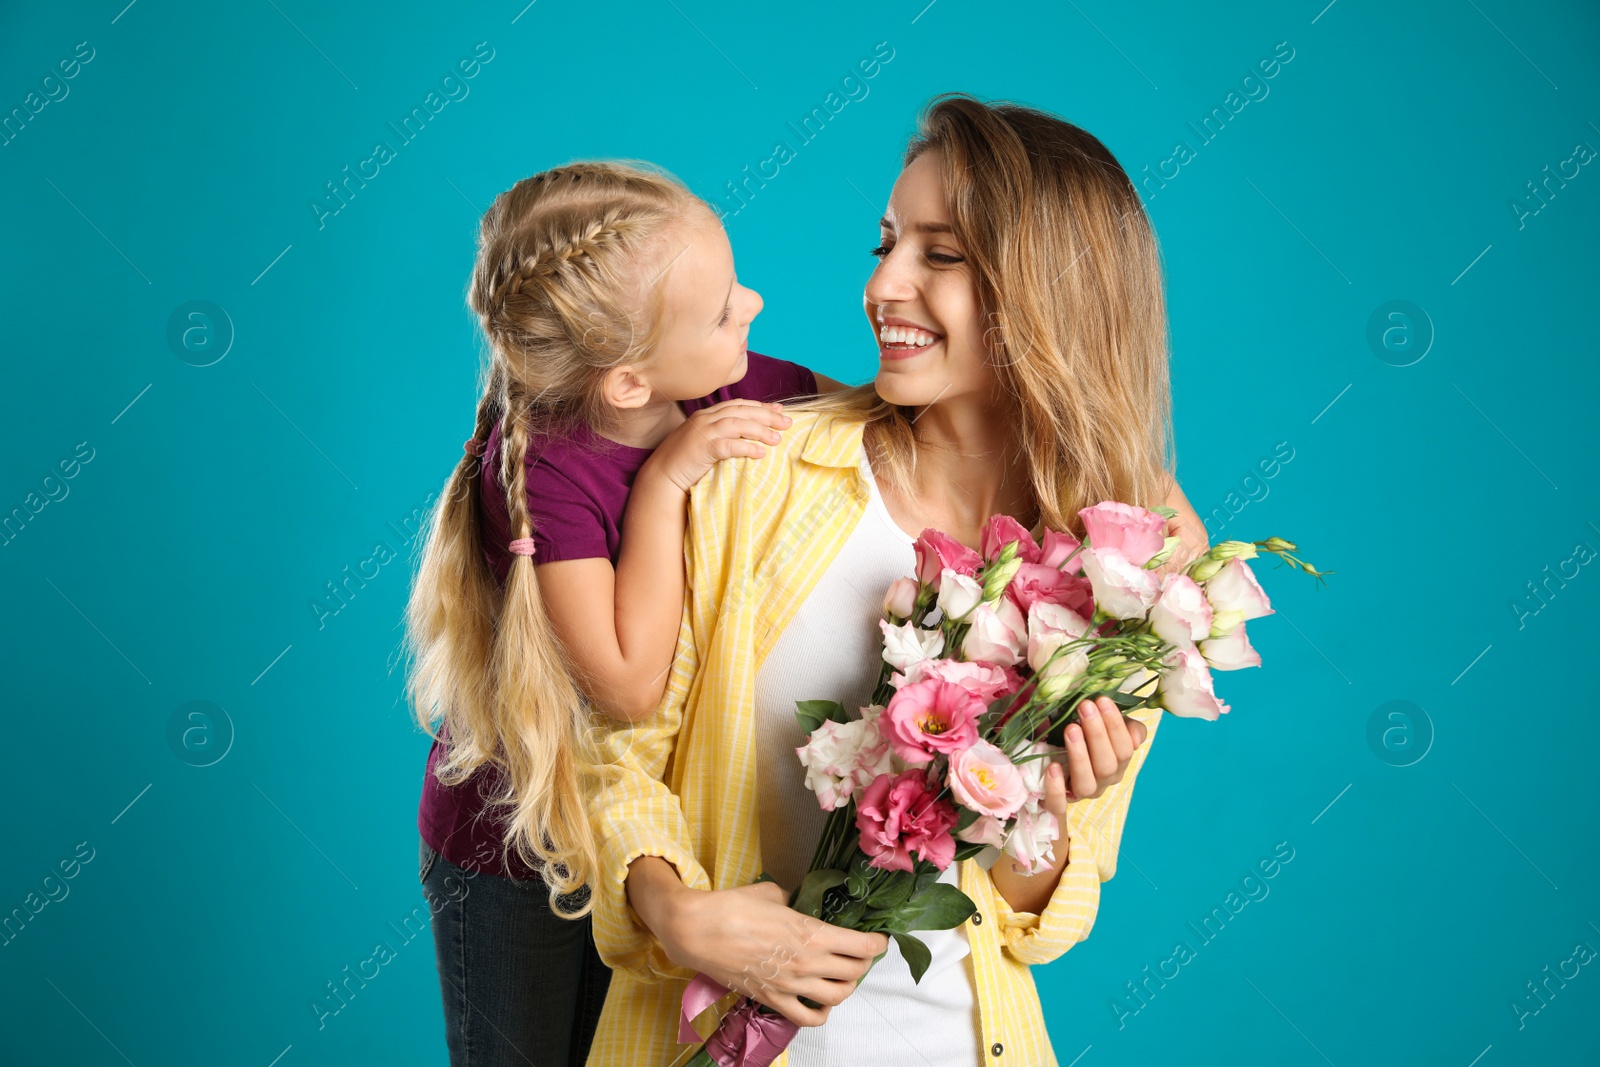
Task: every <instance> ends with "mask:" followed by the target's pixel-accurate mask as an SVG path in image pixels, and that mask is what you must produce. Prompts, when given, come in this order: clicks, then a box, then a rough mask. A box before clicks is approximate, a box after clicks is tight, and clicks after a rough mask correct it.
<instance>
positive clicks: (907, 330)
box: [878, 326, 939, 348]
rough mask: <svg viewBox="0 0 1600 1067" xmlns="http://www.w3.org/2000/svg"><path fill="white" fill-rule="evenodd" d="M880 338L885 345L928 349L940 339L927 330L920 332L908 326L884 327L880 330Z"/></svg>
mask: <svg viewBox="0 0 1600 1067" xmlns="http://www.w3.org/2000/svg"><path fill="white" fill-rule="evenodd" d="M878 337H879V339H880V340H882V341H883V343H884V344H889V345H908V346H910V347H912V348H926V347H927V346H928V345H931V344H933V343H934V342H935V341H937V340H938V339H939V338H938V336H937V335H935V334H931V333H929V332H928V331H926V330H918V329H914V328H912V327H908V326H884V327H881V328H880V329H879V330H878Z"/></svg>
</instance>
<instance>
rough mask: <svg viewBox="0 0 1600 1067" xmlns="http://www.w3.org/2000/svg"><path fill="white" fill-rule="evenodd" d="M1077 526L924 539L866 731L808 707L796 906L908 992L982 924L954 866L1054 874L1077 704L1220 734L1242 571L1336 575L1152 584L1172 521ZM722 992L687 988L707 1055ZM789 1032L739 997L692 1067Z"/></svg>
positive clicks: (1102, 507) (890, 600)
mask: <svg viewBox="0 0 1600 1067" xmlns="http://www.w3.org/2000/svg"><path fill="white" fill-rule="evenodd" d="M1078 514H1079V517H1080V518H1081V519H1082V520H1083V524H1084V531H1085V538H1084V540H1083V541H1081V542H1080V541H1079V540H1078V539H1077V538H1075V537H1073V536H1071V535H1070V534H1065V533H1059V532H1057V531H1054V530H1046V531H1045V532H1044V537H1043V540H1042V542H1035V541H1034V539H1033V537H1032V536H1031V535H1030V534H1029V533H1028V531H1027V530H1025V529H1024V528H1023V527H1022V525H1021V524H1020V523H1018V522H1017V521H1016V520H1015V519H1013V518H1011V517H1010V516H1008V515H996V516H994V517H993V518H991V519H990V520H989V521H988V522H987V523H986V524H985V526H984V528H983V532H982V537H981V540H980V543H979V548H980V551H976V552H975V551H973V550H972V549H970V548H968V547H966V546H965V545H963V544H961V543H960V542H958V541H956V540H955V539H954V538H951V537H949V536H947V535H945V534H943V533H940V532H939V531H937V530H932V529H930V530H924V531H923V533H922V536H921V537H920V538H918V539H917V542H916V546H915V551H916V577H915V578H914V579H913V578H901V579H899V580H898V581H896V582H894V583H893V584H892V585H891V586H890V587H889V591H888V593H887V595H886V596H885V597H884V601H883V613H884V618H883V619H881V620H880V621H879V626H880V627H881V629H882V631H883V664H882V666H881V667H880V669H879V677H878V684H877V687H876V691H875V692H874V693H873V695H872V701H871V703H870V704H868V705H867V706H866V707H863V708H861V709H860V714H859V715H858V716H855V717H851V716H850V715H849V714H847V713H846V711H845V709H844V708H843V707H842V706H841V705H840V704H838V703H836V702H834V701H830V700H806V701H801V702H800V703H799V705H798V708H797V711H796V715H797V717H798V719H799V721H800V723H801V725H802V727H804V728H805V729H806V730H807V732H808V734H809V736H808V739H807V741H806V743H805V744H804V745H802V746H801V747H800V748H799V749H797V752H798V754H799V757H800V762H801V764H802V765H803V766H804V767H805V770H806V785H807V787H808V788H810V789H811V790H812V791H813V792H815V793H816V795H817V801H818V803H819V804H820V805H821V806H822V808H823V810H824V811H827V812H828V813H829V815H828V818H827V821H826V823H825V825H824V828H823V831H822V837H821V840H820V841H819V842H818V843H817V849H816V852H815V854H814V855H813V856H812V860H811V866H810V870H809V873H808V874H807V875H806V876H805V879H804V881H802V882H801V884H800V886H799V888H798V889H796V890H795V892H794V894H793V897H792V899H791V901H790V906H791V907H793V908H795V909H796V910H797V911H802V912H805V913H806V914H808V915H812V916H814V917H816V918H818V919H821V920H823V921H825V922H829V923H833V924H835V925H838V926H844V927H848V928H850V929H855V930H865V931H869V932H880V933H884V934H887V935H888V936H889V937H891V938H893V939H894V942H895V944H896V945H898V946H899V949H900V953H901V955H902V956H904V957H905V960H906V963H907V965H908V966H909V968H910V971H911V975H912V978H913V980H918V981H920V980H921V978H922V975H923V973H924V972H925V971H926V970H927V968H928V965H929V964H930V963H931V962H932V961H931V957H930V954H929V951H928V948H927V946H926V945H925V944H923V942H922V941H920V940H919V939H918V938H917V937H915V936H914V931H917V930H949V929H953V928H955V927H957V926H959V925H960V924H961V923H963V922H965V921H966V920H967V919H968V918H969V917H971V915H972V913H973V912H974V911H975V910H976V909H975V906H974V905H973V903H972V901H971V900H970V899H969V898H968V897H967V895H966V894H965V893H962V892H961V891H960V890H959V889H957V888H956V887H955V886H953V885H950V884H949V883H946V882H941V881H940V880H939V876H940V875H941V873H943V871H944V870H945V869H946V868H947V867H948V866H949V865H950V864H951V863H952V862H953V861H955V860H962V859H969V858H971V857H973V856H975V855H977V854H978V853H979V852H981V851H982V850H983V849H985V848H988V847H994V848H997V849H999V850H1000V851H1001V852H1002V853H1003V854H1005V855H1008V856H1010V857H1011V859H1012V860H1013V861H1014V862H1015V863H1016V865H1017V866H1018V867H1019V868H1020V869H1021V870H1022V871H1024V872H1027V873H1030V874H1031V873H1033V872H1035V871H1036V870H1038V869H1039V868H1040V867H1044V868H1049V867H1050V866H1052V865H1053V864H1054V863H1055V855H1054V851H1053V845H1054V843H1055V841H1056V840H1057V839H1058V837H1059V835H1060V830H1061V828H1060V827H1059V826H1058V825H1057V820H1056V818H1055V816H1054V815H1052V814H1051V813H1050V812H1049V811H1048V810H1046V809H1045V807H1044V805H1043V800H1044V790H1045V766H1046V761H1047V760H1048V759H1049V758H1050V757H1051V755H1052V754H1053V753H1056V752H1060V751H1062V750H1063V747H1064V733H1065V730H1066V727H1067V725H1068V724H1069V723H1071V722H1072V721H1074V720H1075V719H1076V718H1077V715H1078V711H1077V709H1078V706H1079V705H1080V704H1081V703H1082V702H1083V701H1084V700H1085V699H1093V698H1096V697H1099V696H1102V695H1104V696H1108V697H1110V698H1111V700H1113V701H1114V702H1115V703H1116V704H1117V706H1118V707H1119V708H1122V709H1124V710H1126V709H1128V708H1133V707H1138V706H1140V705H1151V706H1159V707H1163V708H1165V709H1166V710H1167V711H1169V712H1171V713H1173V714H1174V715H1180V716H1185V717H1194V718H1203V719H1213V720H1214V719H1216V718H1217V717H1218V716H1219V715H1221V714H1223V713H1225V712H1227V711H1228V710H1229V708H1228V705H1227V704H1224V703H1223V702H1222V701H1221V699H1220V698H1219V697H1218V696H1217V694H1216V690H1215V687H1214V685H1213V679H1212V673H1211V672H1212V671H1213V670H1237V669H1239V668H1241V667H1256V666H1260V664H1261V657H1260V656H1259V655H1258V654H1257V653H1256V651H1255V649H1253V648H1252V647H1251V646H1250V642H1249V639H1248V638H1247V637H1246V635H1245V623H1246V622H1247V621H1248V620H1250V619H1255V618H1260V617H1261V616H1264V615H1269V614H1271V613H1272V611H1273V609H1272V606H1271V604H1270V602H1269V601H1268V599H1267V595H1266V593H1265V592H1264V591H1263V590H1262V588H1261V586H1260V584H1259V583H1258V582H1257V581H1256V578H1255V575H1254V573H1253V572H1252V571H1251V569H1250V566H1249V563H1248V562H1247V561H1248V560H1251V559H1254V558H1256V557H1257V555H1258V554H1259V553H1261V552H1265V553H1269V554H1272V555H1276V556H1278V557H1279V558H1280V559H1282V560H1283V561H1284V562H1286V563H1288V564H1290V565H1291V566H1293V567H1296V568H1298V569H1300V570H1303V571H1305V572H1306V573H1308V574H1310V575H1312V576H1313V577H1315V578H1316V579H1317V580H1318V581H1319V582H1320V581H1322V579H1323V577H1324V575H1326V574H1331V573H1333V572H1332V571H1318V570H1317V569H1316V568H1314V567H1312V566H1311V565H1310V564H1308V563H1305V562H1304V561H1303V560H1300V559H1297V558H1296V557H1295V556H1294V555H1292V553H1293V552H1295V551H1296V550H1297V549H1296V546H1295V545H1294V544H1293V543H1291V542H1289V541H1285V540H1283V539H1282V538H1278V537H1271V538H1268V539H1267V540H1265V541H1224V542H1222V543H1221V544H1218V545H1216V546H1214V547H1212V548H1211V549H1209V550H1208V551H1207V552H1205V553H1203V554H1202V555H1200V556H1199V557H1197V558H1196V559H1194V560H1192V561H1190V562H1189V564H1188V565H1187V567H1185V568H1184V569H1182V570H1180V571H1172V572H1169V573H1167V574H1165V575H1158V574H1156V573H1155V569H1156V568H1158V567H1160V566H1161V565H1162V564H1164V563H1166V562H1167V561H1168V560H1169V559H1170V558H1171V557H1172V554H1173V552H1174V551H1175V550H1176V549H1177V548H1178V545H1179V539H1178V538H1176V537H1167V536H1165V530H1166V524H1167V520H1168V519H1170V518H1172V517H1173V516H1174V515H1175V514H1176V513H1175V512H1174V511H1173V510H1172V509H1170V508H1156V509H1154V510H1146V509H1144V508H1139V507H1133V506H1131V505H1128V504H1121V503H1117V502H1115V501H1106V502H1104V503H1100V504H1096V505H1095V506H1093V507H1090V508H1085V509H1083V510H1082V511H1080V512H1079V513H1078ZM1152 683H1153V686H1152ZM879 958H880V959H881V958H882V957H881V956H880V957H879ZM874 962H876V961H874ZM726 992H727V990H726V989H725V988H724V987H723V986H722V985H720V984H719V983H717V982H715V981H713V980H712V979H710V978H708V977H707V976H705V975H700V976H699V977H697V978H696V979H695V981H694V982H693V983H692V984H691V985H690V987H689V989H688V991H687V992H686V993H685V995H684V1003H683V1018H682V1023H681V1026H680V1032H679V1039H680V1040H681V1041H684V1042H693V1041H697V1040H699V1038H698V1035H697V1034H696V1033H695V1031H694V1029H693V1028H692V1027H691V1026H689V1020H690V1019H692V1018H693V1017H694V1016H696V1015H698V1014H699V1013H700V1012H701V1011H703V1010H704V1009H705V1008H706V1007H707V1006H709V1005H710V1004H711V1003H712V1002H714V1001H715V1000H716V999H717V998H718V997H720V996H721V995H722V994H724V993H726ZM797 1029H798V1028H797V1027H796V1026H795V1025H794V1024H793V1023H791V1022H789V1021H788V1020H787V1019H785V1018H784V1017H783V1016H781V1015H779V1014H778V1013H776V1012H774V1011H772V1009H770V1008H767V1007H765V1006H764V1005H761V1004H760V1003H759V1002H757V1001H755V1000H753V999H751V998H749V997H745V998H743V999H742V1000H741V1001H740V1002H739V1003H738V1004H736V1005H735V1006H734V1008H733V1009H732V1010H731V1011H730V1012H729V1013H728V1014H727V1015H726V1016H724V1017H723V1019H722V1021H721V1024H720V1025H719V1027H718V1029H717V1031H716V1033H714V1034H713V1035H712V1036H711V1037H710V1038H709V1039H708V1040H707V1041H706V1042H705V1043H704V1045H702V1046H701V1048H700V1049H699V1050H698V1051H697V1053H696V1055H695V1057H694V1058H693V1059H691V1060H690V1061H689V1063H690V1067H711V1065H716V1067H734V1065H738V1067H766V1065H767V1064H770V1063H771V1062H772V1061H773V1060H774V1059H776V1058H777V1056H778V1054H779V1053H781V1052H782V1051H783V1049H784V1048H786V1047H788V1044H789V1042H790V1040H792V1039H793V1037H794V1034H795V1033H796V1031H797Z"/></svg>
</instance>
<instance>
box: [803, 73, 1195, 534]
mask: <svg viewBox="0 0 1600 1067" xmlns="http://www.w3.org/2000/svg"><path fill="white" fill-rule="evenodd" d="M930 151H937V152H938V153H939V159H940V166H941V170H942V173H943V177H944V187H945V195H946V197H947V199H948V204H947V208H948V210H949V212H950V224H951V226H952V227H953V228H954V230H955V236H956V238H957V240H958V241H960V243H961V247H962V250H963V252H964V254H965V255H966V257H967V260H968V262H969V263H970V264H971V267H972V272H973V278H974V282H975V284H976V286H977V295H978V306H979V308H980V312H981V314H983V315H984V316H986V322H987V330H986V334H985V336H986V339H987V341H988V345H989V350H990V351H989V358H990V362H991V363H992V365H993V367H994V370H995V374H996V376H997V378H998V379H999V382H1000V384H1001V386H1002V387H1003V388H1005V389H1006V390H1007V391H1008V392H1009V393H1010V395H1012V396H1013V397H1015V398H1016V413H1015V419H1016V445H1017V447H1018V448H1019V449H1020V450H1021V451H1022V453H1023V455H1024V456H1025V457H1026V461H1027V464H1028V468H1029V470H1030V472H1031V476H1032V481H1033V491H1034V495H1035V497H1036V499H1037V501H1038V505H1039V516H1040V519H1041V521H1042V522H1043V523H1044V525H1046V526H1048V527H1050V528H1052V529H1057V530H1067V531H1071V532H1073V533H1075V534H1077V535H1079V536H1082V534H1083V532H1084V531H1083V528H1082V521H1081V520H1080V519H1079V518H1078V514H1077V513H1078V510H1079V509H1080V508H1084V507H1088V506H1089V505H1091V504H1096V503H1099V502H1100V501H1102V500H1119V501H1122V502H1124V503H1129V504H1137V505H1139V506H1142V507H1151V506H1154V505H1157V504H1163V503H1165V502H1166V498H1167V494H1168V492H1169V490H1170V488H1171V485H1172V477H1171V471H1172V469H1173V466H1174V465H1175V462H1176V456H1175V454H1174V452H1173V447H1172V437H1173V435H1172V401H1171V393H1170V386H1169V380H1168V368H1167V316H1166V301H1165V297H1164V294H1163V291H1162V278H1161V257H1160V249H1159V247H1158V246H1157V244H1156V238H1155V232H1154V230H1153V229H1152V228H1151V225H1150V220H1149V218H1148V217H1147V216H1146V215H1145V212H1144V205H1143V203H1142V202H1141V201H1140V200H1139V194H1138V192H1137V191H1136V190H1135V188H1134V185H1133V182H1132V181H1130V180H1129V178H1128V175H1127V173H1126V172H1125V171H1124V170H1123V169H1122V167H1121V165H1119V164H1118V163H1117V161H1116V158H1115V157H1114V156H1112V154H1111V153H1110V152H1109V151H1108V150H1107V149H1106V147H1105V145H1103V144H1101V143H1100V141H1099V140H1098V139H1097V138H1095V137H1094V136H1093V135H1092V134H1090V133H1088V132H1087V131H1085V130H1082V129H1079V128H1078V127H1077V126H1074V125H1072V124H1071V123H1070V122H1066V121H1064V120H1062V119H1059V118H1057V117H1055V116H1054V115H1050V114H1047V113H1045V112H1042V111H1038V110H1035V109H1033V108H1027V107H1022V106H1019V105H1015V104H1008V103H997V104H986V103H983V102H980V101H979V100H977V99H975V98H973V97H971V96H969V95H967V94H965V93H947V94H943V95H941V96H938V97H935V98H934V99H933V100H932V101H930V102H929V103H928V105H927V107H926V108H925V109H924V110H923V113H922V115H921V119H920V122H919V124H918V130H917V133H916V135H915V136H914V137H913V138H912V139H911V142H910V145H909V146H908V147H907V149H906V154H905V160H904V163H905V165H910V163H911V162H912V161H913V160H915V159H916V158H917V157H919V156H921V155H922V154H923V153H925V152H930ZM788 407H789V409H790V410H824V411H833V412H836V413H840V414H843V415H846V416H853V417H857V418H861V419H863V420H864V421H865V422H866V423H867V427H866V441H867V447H868V448H869V449H871V452H872V454H873V455H874V459H873V464H874V469H881V470H882V471H883V473H884V474H885V476H886V478H887V479H888V480H889V481H890V482H891V484H894V485H896V486H898V487H900V488H901V489H902V490H909V489H910V487H911V485H910V481H911V476H912V473H913V472H914V470H915V463H916V451H917V450H916V438H915V436H914V434H913V433H912V425H911V424H912V420H913V419H914V418H915V417H916V410H915V409H913V408H906V407H897V406H895V405H893V404H890V403H888V402H887V401H885V400H883V399H882V398H880V397H879V396H878V395H877V392H876V391H875V389H874V388H873V384H872V383H870V382H869V383H867V384H865V385H861V386H857V387H855V388H853V389H846V390H843V391H840V392H836V393H832V394H828V395H826V396H823V397H821V398H819V399H817V400H811V401H805V402H803V403H796V404H791V405H788Z"/></svg>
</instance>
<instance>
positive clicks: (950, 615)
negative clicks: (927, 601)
mask: <svg viewBox="0 0 1600 1067" xmlns="http://www.w3.org/2000/svg"><path fill="white" fill-rule="evenodd" d="M938 581H939V600H938V604H939V610H940V611H941V612H943V613H944V617H945V618H947V619H950V620H951V621H952V622H960V621H962V620H963V619H965V618H966V617H967V616H968V615H969V614H971V613H972V609H973V608H975V607H977V606H978V605H979V604H981V603H983V584H982V583H981V582H979V581H978V580H977V579H976V578H973V577H971V576H969V575H966V574H962V573H961V572H960V571H958V570H956V569H954V568H953V567H946V568H945V569H944V570H942V571H940V572H939V579H938Z"/></svg>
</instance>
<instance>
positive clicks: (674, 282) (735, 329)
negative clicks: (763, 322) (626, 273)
mask: <svg viewBox="0 0 1600 1067" xmlns="http://www.w3.org/2000/svg"><path fill="white" fill-rule="evenodd" d="M659 264H660V265H658V266H656V267H654V268H652V269H653V270H654V271H655V272H656V274H657V275H660V274H662V273H665V275H666V279H665V290H664V291H663V293H662V298H661V314H662V331H661V340H660V343H659V344H658V345H657V346H656V350H655V353H654V355H653V356H652V357H651V359H650V361H649V364H648V365H647V366H643V367H640V368H639V369H638V371H637V373H638V375H639V377H641V378H643V379H644V380H645V381H647V382H649V384H650V387H651V388H652V389H653V390H654V391H655V393H656V394H657V395H659V396H661V397H664V398H666V399H668V400H693V399H695V398H697V397H702V396H706V395H707V394H709V393H714V392H716V391H717V390H718V389H720V388H722V387H723V386H725V385H732V384H733V383H734V382H737V381H739V380H740V379H741V378H743V377H744V375H745V371H746V370H747V369H748V360H747V357H748V354H749V348H748V339H749V336H750V323H751V321H752V320H754V319H755V317H756V316H757V315H759V314H760V313H761V307H762V300H761V294H760V293H757V292H756V291H755V290H754V289H747V288H745V287H744V286H742V285H740V284H739V281H738V278H737V277H736V276H735V274H734V269H733V249H732V247H731V246H730V245H729V244H728V235H727V233H726V232H725V231H724V230H723V228H722V223H721V222H720V221H718V219H717V217H716V216H715V215H713V214H712V213H711V212H710V211H709V210H703V211H702V210H697V211H693V212H691V213H689V214H688V215H686V216H685V217H684V218H683V219H682V220H681V221H679V222H678V223H676V224H675V225H673V226H672V227H671V228H670V229H669V230H668V232H667V234H666V239H665V241H664V243H663V252H662V254H661V256H660V258H659ZM651 280H652V279H645V281H646V282H649V281H651Z"/></svg>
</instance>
